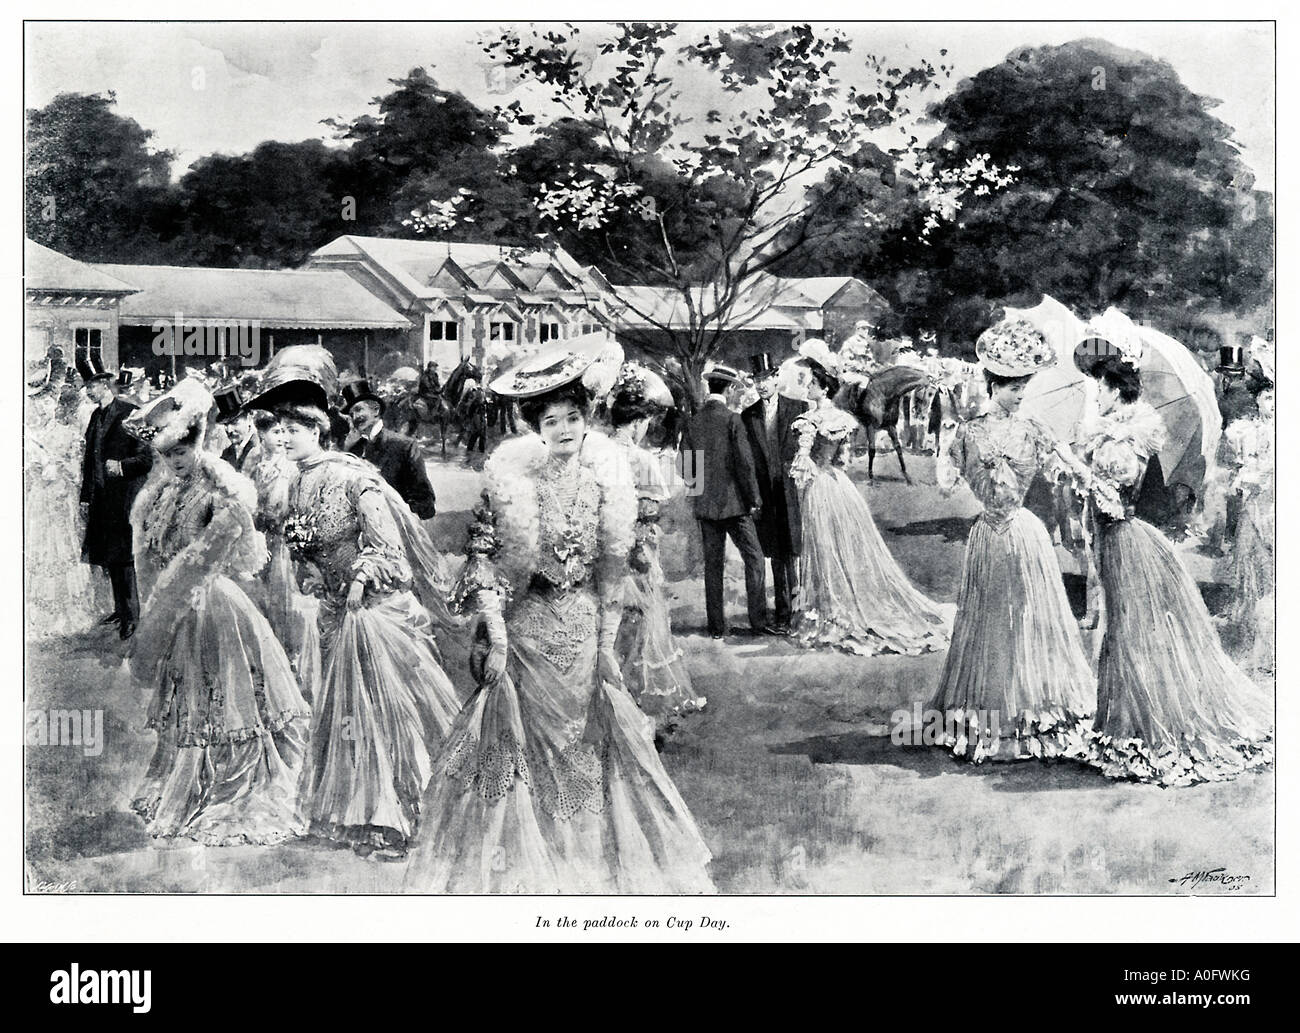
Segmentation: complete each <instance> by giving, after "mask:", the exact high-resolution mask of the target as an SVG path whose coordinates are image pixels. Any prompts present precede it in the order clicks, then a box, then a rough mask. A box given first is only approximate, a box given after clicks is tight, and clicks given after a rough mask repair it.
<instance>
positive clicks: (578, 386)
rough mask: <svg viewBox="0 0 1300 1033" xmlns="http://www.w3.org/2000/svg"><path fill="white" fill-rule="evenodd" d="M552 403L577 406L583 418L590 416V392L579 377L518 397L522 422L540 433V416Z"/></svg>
mask: <svg viewBox="0 0 1300 1033" xmlns="http://www.w3.org/2000/svg"><path fill="white" fill-rule="evenodd" d="M553 405H574V406H576V407H577V409H578V412H580V413H582V418H583V419H588V418H590V416H591V394H590V393H589V392H588V391H587V388H586V387H585V386H584V385H583V383H582V380H581V379H578V380H571V381H570V382H569V383H567V384H563V385H561V386H560V387H557V388H556V389H555V390H554V391H547V392H546V393H545V394H540V395H534V396H533V397H532V398H521V399H519V415H520V416H522V417H523V418H524V422H525V423H527V424H528V426H530V427H532V428H533V431H534V432H535V433H540V432H541V429H542V416H543V415H545V413H546V410H547V409H549V408H550V407H551V406H553Z"/></svg>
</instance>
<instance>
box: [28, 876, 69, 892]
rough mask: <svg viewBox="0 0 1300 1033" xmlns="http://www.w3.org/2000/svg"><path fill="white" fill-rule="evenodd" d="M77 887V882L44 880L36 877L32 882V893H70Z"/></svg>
mask: <svg viewBox="0 0 1300 1033" xmlns="http://www.w3.org/2000/svg"><path fill="white" fill-rule="evenodd" d="M76 888H77V883H76V882H75V881H72V882H46V881H45V880H44V879H37V880H36V881H35V882H33V883H32V892H33V893H71V892H72V891H73V890H75V889H76Z"/></svg>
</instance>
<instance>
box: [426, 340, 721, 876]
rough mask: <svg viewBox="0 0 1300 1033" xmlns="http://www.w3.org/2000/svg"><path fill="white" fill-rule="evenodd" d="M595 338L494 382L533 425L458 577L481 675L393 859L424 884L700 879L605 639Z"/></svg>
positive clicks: (688, 829)
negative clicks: (418, 819)
mask: <svg viewBox="0 0 1300 1033" xmlns="http://www.w3.org/2000/svg"><path fill="white" fill-rule="evenodd" d="M593 364H594V363H593V359H592V357H591V356H589V355H587V356H584V355H583V354H580V353H576V352H566V351H561V352H560V353H559V354H558V355H557V354H555V353H548V354H546V355H542V356H538V357H537V358H536V359H534V360H531V361H529V362H525V363H524V364H523V365H521V366H520V367H517V368H516V370H515V372H514V373H512V374H508V375H506V377H504V378H502V379H501V380H498V381H497V382H494V384H493V390H494V391H495V392H496V393H497V394H499V395H502V396H506V397H511V396H513V397H517V398H522V399H523V401H521V404H520V409H521V411H522V413H523V415H524V418H525V419H526V420H527V421H528V423H529V425H530V426H531V427H532V429H533V431H534V433H532V434H527V435H524V436H522V437H519V438H515V439H511V440H508V441H505V442H503V443H502V444H501V445H499V446H498V447H497V449H496V450H495V451H494V452H493V454H492V457H491V458H490V459H489V461H488V463H487V466H486V467H485V471H484V473H485V480H486V487H485V489H484V493H483V502H482V505H481V506H480V508H479V509H478V511H477V512H476V514H475V519H474V522H473V524H472V526H471V528H470V537H469V545H468V551H469V558H468V561H467V563H466V567H465V570H464V572H463V574H462V576H461V579H460V582H459V584H458V586H457V589H456V594H455V598H456V600H457V603H458V605H459V606H461V607H463V608H465V609H467V610H471V611H472V612H474V613H475V614H476V615H477V618H478V621H479V635H480V636H481V638H480V642H479V647H478V649H477V652H476V657H475V661H474V667H475V670H476V672H477V677H478V678H479V682H480V687H479V689H478V691H477V692H476V693H475V694H474V696H473V697H471V699H470V700H469V702H468V703H466V705H465V707H464V709H463V710H462V711H461V713H460V716H459V717H457V719H456V723H455V725H454V727H453V728H452V731H451V734H450V736H449V737H448V743H447V747H446V749H445V750H444V752H443V754H442V756H441V757H440V758H439V760H438V762H437V765H436V770H435V774H434V777H433V779H432V780H431V781H430V783H429V789H428V791H427V793H426V794H425V798H424V802H423V804H422V806H421V813H422V816H423V824H422V826H421V829H420V833H419V837H418V843H417V845H416V848H415V850H414V851H413V852H412V855H411V861H410V865H409V868H408V870H407V875H406V885H407V887H408V888H409V889H412V890H418V891H422V892H430V893H707V892H712V890H713V884H712V881H711V880H710V878H709V875H708V870H707V865H708V862H709V859H710V854H709V850H708V847H707V846H706V845H705V843H704V841H703V839H702V837H701V836H700V833H699V830H698V829H697V828H696V825H695V821H694V819H693V818H692V817H691V814H690V811H689V810H688V809H687V807H686V804H685V803H684V802H683V800H682V798H681V796H680V795H679V794H678V791H677V789H676V787H675V786H674V785H673V783H672V780H671V779H670V778H669V777H668V774H667V772H665V771H664V768H663V764H662V762H661V761H660V759H659V755H658V753H657V752H656V751H655V746H654V723H653V721H652V720H651V719H650V718H649V717H647V716H646V715H645V714H643V713H642V712H641V711H640V710H639V709H638V708H637V705H636V703H635V702H634V701H633V700H632V697H631V696H630V695H629V694H628V692H627V690H626V689H625V688H624V685H623V677H622V673H621V670H620V667H619V661H618V657H617V655H616V650H615V643H616V641H617V637H618V629H619V624H620V622H621V621H622V617H623V598H622V593H623V588H624V585H625V583H626V580H627V572H628V564H627V557H628V553H629V551H630V550H631V548H632V546H633V524H634V522H635V518H636V496H635V492H634V490H633V485H632V476H631V473H630V471H629V470H628V468H627V464H626V461H625V458H624V456H623V454H622V452H621V451H620V450H619V449H618V448H616V447H615V446H613V445H612V444H611V443H610V442H609V439H608V438H606V437H605V436H604V435H601V434H599V433H597V432H596V431H594V430H591V429H590V428H589V427H588V423H587V420H588V412H589V404H590V396H589V394H588V391H587V388H586V387H584V385H583V382H582V380H581V378H582V376H583V375H584V373H585V372H586V371H587V370H588V368H589V367H590V366H592V365H593Z"/></svg>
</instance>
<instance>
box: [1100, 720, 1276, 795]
mask: <svg viewBox="0 0 1300 1033" xmlns="http://www.w3.org/2000/svg"><path fill="white" fill-rule="evenodd" d="M1088 762H1089V763H1090V764H1092V765H1094V766H1095V767H1097V768H1098V769H1100V771H1101V773H1102V774H1103V775H1105V776H1106V777H1107V778H1123V779H1128V780H1129V781H1134V782H1148V783H1151V784H1153V785H1158V786H1162V787H1164V788H1166V789H1168V788H1172V787H1174V786H1189V785H1196V784H1198V783H1200V782H1226V781H1228V780H1229V779H1233V778H1236V777H1237V776H1238V775H1241V774H1243V773H1244V772H1246V771H1251V770H1254V769H1258V768H1264V767H1267V766H1268V765H1270V764H1271V763H1273V737H1272V736H1268V737H1266V738H1263V739H1259V740H1248V739H1236V740H1233V741H1231V742H1224V743H1206V742H1204V741H1203V740H1196V741H1190V742H1189V741H1186V740H1184V741H1183V742H1182V743H1181V744H1180V745H1179V746H1177V747H1175V746H1173V745H1171V744H1169V745H1165V746H1163V747H1162V748H1160V749H1159V750H1154V749H1152V748H1151V747H1150V746H1149V745H1148V744H1147V743H1144V742H1143V741H1142V740H1141V739H1116V738H1113V737H1112V736H1109V735H1102V734H1101V733H1100V732H1093V733H1092V734H1091V735H1089V737H1088Z"/></svg>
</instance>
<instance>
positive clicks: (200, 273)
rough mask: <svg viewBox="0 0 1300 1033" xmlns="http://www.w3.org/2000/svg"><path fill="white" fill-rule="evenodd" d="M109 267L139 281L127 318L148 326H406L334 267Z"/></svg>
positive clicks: (125, 310)
mask: <svg viewBox="0 0 1300 1033" xmlns="http://www.w3.org/2000/svg"><path fill="white" fill-rule="evenodd" d="M95 268H96V269H97V270H99V271H101V272H102V273H104V274H106V275H109V276H113V277H121V278H122V279H124V280H128V279H129V280H130V281H131V282H133V283H136V284H139V286H140V291H139V293H137V294H134V295H131V296H129V297H128V298H126V299H124V301H123V304H122V309H121V321H122V322H123V323H125V324H127V325H129V326H149V325H152V324H153V323H154V322H156V321H158V320H165V321H167V322H168V323H171V322H172V321H173V320H174V319H175V318H176V315H177V313H180V314H181V318H182V319H183V320H184V321H185V322H187V323H203V322H205V321H212V322H219V321H227V320H232V319H247V320H257V321H258V322H259V323H260V325H261V327H262V328H263V329H265V330H277V329H279V330H288V329H305V330H405V329H408V328H409V327H410V325H411V324H410V322H408V321H407V320H406V319H405V318H404V317H403V316H402V315H400V314H399V313H397V312H395V311H394V310H393V309H391V308H389V307H388V306H387V305H385V304H384V303H383V302H382V301H380V300H379V299H378V298H376V297H375V296H374V295H373V294H371V293H370V291H368V290H366V289H365V288H364V287H362V286H361V284H359V283H357V282H356V280H354V279H352V277H350V276H349V275H348V274H347V273H345V272H343V271H341V270H334V269H315V270H305V271H293V270H287V269H208V268H202V267H197V266H175V265H107V264H105V265H98V266H96V267H95Z"/></svg>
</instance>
